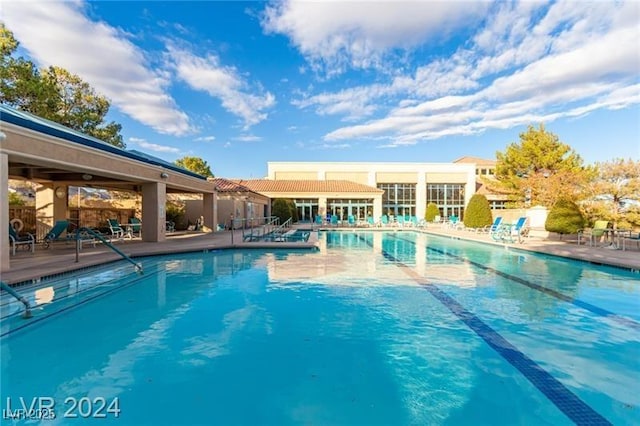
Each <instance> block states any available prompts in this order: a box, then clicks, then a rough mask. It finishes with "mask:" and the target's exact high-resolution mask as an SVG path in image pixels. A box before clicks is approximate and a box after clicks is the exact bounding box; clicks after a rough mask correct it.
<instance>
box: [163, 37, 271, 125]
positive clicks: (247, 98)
mask: <svg viewBox="0 0 640 426" xmlns="http://www.w3.org/2000/svg"><path fill="white" fill-rule="evenodd" d="M167 57H168V61H169V63H170V66H171V67H173V68H174V69H175V72H176V74H177V76H178V78H180V79H181V80H183V81H185V82H186V83H187V84H188V85H189V86H191V87H192V88H193V89H196V90H201V91H204V92H206V93H208V94H209V95H210V96H212V97H214V98H217V99H220V101H221V102H222V106H223V108H225V109H226V110H227V111H229V112H230V113H232V114H234V115H237V116H238V117H240V118H242V120H243V121H244V125H245V128H248V127H250V126H252V125H254V124H257V123H259V122H261V121H263V120H265V119H266V118H267V114H266V112H264V111H265V110H267V109H269V108H270V107H272V106H273V105H275V97H274V96H273V94H271V93H270V92H265V91H264V90H263V89H262V88H261V87H259V86H258V87H257V88H256V89H255V91H256V92H258V94H253V93H250V90H251V88H250V86H249V84H248V83H247V82H246V81H245V79H244V78H242V76H241V75H240V74H239V73H238V71H237V70H236V69H235V68H233V67H229V66H224V65H222V64H221V63H220V59H219V58H218V57H217V56H215V55H213V54H210V55H207V56H206V57H200V56H197V55H195V54H194V53H192V52H190V51H188V50H186V49H184V48H181V47H178V46H177V45H176V44H174V43H171V42H169V43H168V44H167Z"/></svg>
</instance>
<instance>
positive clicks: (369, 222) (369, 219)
mask: <svg viewBox="0 0 640 426" xmlns="http://www.w3.org/2000/svg"><path fill="white" fill-rule="evenodd" d="M374 225H375V223H374V222H373V216H367V226H374Z"/></svg>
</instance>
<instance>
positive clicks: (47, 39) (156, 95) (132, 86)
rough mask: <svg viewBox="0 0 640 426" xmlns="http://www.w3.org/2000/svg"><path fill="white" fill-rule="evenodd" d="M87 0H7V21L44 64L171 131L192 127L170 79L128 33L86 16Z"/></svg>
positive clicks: (183, 131)
mask: <svg viewBox="0 0 640 426" xmlns="http://www.w3.org/2000/svg"><path fill="white" fill-rule="evenodd" d="M88 8H90V5H89V4H87V3H85V2H83V1H73V2H51V1H40V2H34V1H3V2H2V19H3V21H4V22H5V24H6V25H7V27H8V28H9V29H10V30H11V31H13V33H14V35H15V37H16V38H17V39H18V41H19V42H20V44H21V46H22V47H23V48H24V49H25V50H26V51H27V52H28V53H29V56H30V57H31V58H33V60H34V61H36V62H37V63H38V64H39V65H42V66H50V65H57V66H60V67H62V68H65V69H67V70H68V71H70V72H72V73H74V74H77V75H79V76H80V77H81V78H82V79H83V80H85V81H86V82H88V83H89V84H90V85H91V86H92V87H94V88H95V89H96V90H97V91H98V92H99V93H101V94H103V95H105V96H106V97H107V98H108V99H109V100H110V101H111V104H112V105H113V106H114V107H116V108H118V109H119V110H120V111H122V112H123V113H124V114H126V115H129V116H130V117H132V118H133V119H135V120H137V121H139V122H141V123H143V124H145V125H148V126H150V127H152V128H154V129H155V130H156V131H158V132H161V133H166V134H171V135H184V134H187V133H190V132H191V131H192V130H193V129H192V127H191V125H190V123H189V119H188V117H187V115H186V114H185V113H184V112H183V111H181V110H180V109H179V108H178V107H177V105H176V103H175V101H174V99H173V98H172V97H171V95H169V93H168V90H167V87H168V86H169V84H170V81H169V79H168V78H167V76H166V75H164V74H163V73H162V72H160V71H157V70H155V69H154V68H153V66H152V65H151V64H150V62H149V60H148V58H146V57H145V54H144V52H143V51H142V50H140V49H139V48H138V47H136V46H135V45H134V44H133V43H131V42H130V41H129V39H128V37H127V35H126V34H125V33H124V32H123V31H122V30H120V29H117V28H114V27H112V26H110V25H108V24H107V23H105V22H102V21H94V20H91V19H89V18H88V17H87V14H88V13H87V12H88V11H87V10H86V9H88Z"/></svg>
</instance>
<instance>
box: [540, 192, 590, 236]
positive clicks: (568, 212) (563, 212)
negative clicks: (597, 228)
mask: <svg viewBox="0 0 640 426" xmlns="http://www.w3.org/2000/svg"><path fill="white" fill-rule="evenodd" d="M585 223H586V221H585V218H584V216H583V215H582V212H581V211H580V208H579V207H578V205H577V204H576V203H574V202H573V201H571V200H566V199H559V200H558V201H556V203H555V204H554V205H553V207H552V208H551V211H550V212H549V215H548V216H547V220H546V222H545V223H544V229H546V230H547V231H549V232H556V233H558V234H561V235H562V234H575V233H577V232H578V230H580V229H582V228H584V226H585Z"/></svg>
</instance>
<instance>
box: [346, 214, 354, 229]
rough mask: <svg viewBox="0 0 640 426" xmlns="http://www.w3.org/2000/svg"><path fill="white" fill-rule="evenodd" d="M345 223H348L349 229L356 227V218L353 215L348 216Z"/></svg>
mask: <svg viewBox="0 0 640 426" xmlns="http://www.w3.org/2000/svg"><path fill="white" fill-rule="evenodd" d="M347 223H348V224H349V226H351V227H353V226H356V217H355V216H354V215H352V214H350V215H349V216H348V217H347Z"/></svg>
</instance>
